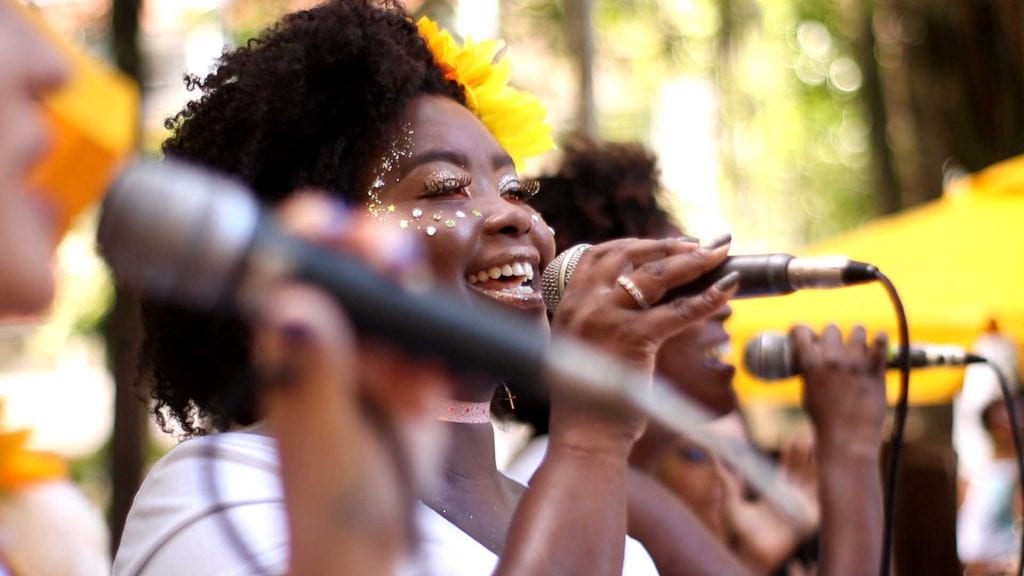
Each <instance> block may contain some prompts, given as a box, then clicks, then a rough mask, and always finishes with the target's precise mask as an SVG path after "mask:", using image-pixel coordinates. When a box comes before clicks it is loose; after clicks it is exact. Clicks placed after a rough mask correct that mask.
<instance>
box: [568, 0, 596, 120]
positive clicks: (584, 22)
mask: <svg viewBox="0 0 1024 576" xmlns="http://www.w3.org/2000/svg"><path fill="white" fill-rule="evenodd" d="M593 12H594V3H593V0H568V2H567V5H566V33H567V34H566V35H567V36H568V38H569V42H570V50H571V53H572V54H574V55H575V56H576V73H577V78H578V84H577V85H578V92H577V101H576V131H577V132H580V133H581V134H585V135H587V136H591V137H596V136H597V135H598V128H597V103H596V101H595V100H594V18H593Z"/></svg>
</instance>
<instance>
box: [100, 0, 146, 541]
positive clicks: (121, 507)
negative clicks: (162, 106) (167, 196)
mask: <svg viewBox="0 0 1024 576" xmlns="http://www.w3.org/2000/svg"><path fill="white" fill-rule="evenodd" d="M140 4H141V0H114V2H113V7H112V13H111V35H112V41H113V53H114V58H115V62H116V64H117V66H118V68H120V69H121V70H122V71H123V72H125V73H126V74H128V75H129V76H131V77H132V78H134V79H135V81H136V82H137V83H138V84H139V86H140V87H141V86H142V77H143V68H142V56H141V51H140V49H139V38H138V36H139V8H140ZM136 141H137V142H138V141H140V138H138V137H137V138H136ZM104 335H105V337H106V342H107V357H108V362H109V364H110V366H111V372H112V373H113V376H114V388H115V393H114V394H115V395H114V432H113V439H112V441H111V457H110V483H111V501H110V510H109V520H110V545H111V549H112V552H113V551H116V550H117V546H118V544H119V543H120V541H121V532H122V530H123V529H124V523H125V519H126V518H127V516H128V510H129V509H130V508H131V505H132V500H133V499H134V498H135V492H136V491H137V490H138V487H139V483H140V482H141V480H142V468H143V458H144V452H145V450H144V448H145V444H146V420H147V417H146V412H147V411H146V409H145V407H146V404H145V403H144V402H143V401H142V400H141V399H140V397H139V395H138V393H137V392H136V390H135V387H134V383H135V379H136V371H137V358H136V353H137V349H138V343H139V340H140V335H141V330H140V326H139V299H138V297H137V295H135V294H133V293H129V292H126V291H125V290H123V289H120V288H117V298H116V302H115V304H114V307H113V309H112V310H111V311H110V315H109V316H108V318H107V321H106V324H105V326H104Z"/></svg>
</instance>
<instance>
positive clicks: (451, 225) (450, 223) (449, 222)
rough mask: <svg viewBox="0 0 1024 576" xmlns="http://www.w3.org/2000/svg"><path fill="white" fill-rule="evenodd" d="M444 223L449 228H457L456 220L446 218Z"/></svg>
mask: <svg viewBox="0 0 1024 576" xmlns="http://www.w3.org/2000/svg"><path fill="white" fill-rule="evenodd" d="M444 225H445V226H447V227H449V228H455V220H445V221H444Z"/></svg>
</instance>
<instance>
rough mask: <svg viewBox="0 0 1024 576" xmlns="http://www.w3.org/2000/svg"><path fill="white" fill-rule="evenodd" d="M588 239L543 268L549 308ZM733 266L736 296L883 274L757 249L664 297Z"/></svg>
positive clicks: (853, 264)
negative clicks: (738, 281) (735, 278)
mask: <svg viewBox="0 0 1024 576" xmlns="http://www.w3.org/2000/svg"><path fill="white" fill-rule="evenodd" d="M589 247H590V245H589V244H577V245H576V246H573V247H572V248H569V249H568V250H566V251H565V252H562V253H561V254H559V255H558V256H557V257H556V258H555V259H554V260H552V261H551V263H550V264H548V267H547V268H545V269H544V274H543V276H542V277H541V286H542V287H543V290H544V302H545V303H547V306H548V310H551V311H552V312H554V311H555V310H556V309H557V308H558V304H559V302H561V300H562V293H563V292H564V291H565V287H566V286H567V285H568V284H569V281H570V280H571V279H572V274H573V272H574V271H575V270H576V265H577V264H578V263H579V260H580V258H581V257H583V253H584V252H586V250H587V248H589ZM730 272H739V274H740V286H739V289H738V290H737V292H736V296H734V297H735V298H750V297H753V296H775V295H780V294H789V293H790V292H794V291H796V290H802V289H805V288H837V287H840V286H849V285H852V284H863V283H865V282H871V281H872V280H876V279H877V278H878V269H877V268H876V267H874V266H872V265H871V264H865V263H864V262H857V261H855V260H850V259H849V258H846V257H844V256H815V257H807V258H797V257H795V256H791V255H789V254H755V255H751V256H729V257H728V258H727V259H726V260H725V262H723V263H722V265H721V266H719V267H718V268H715V269H714V270H712V271H710V272H708V273H707V274H705V275H703V276H701V277H700V278H698V279H697V280H695V281H693V282H691V283H689V284H686V285H684V286H679V287H676V288H674V289H672V290H670V291H669V292H668V293H667V294H666V295H665V296H664V298H662V299H661V301H663V302H668V301H670V300H673V299H675V298H679V297H681V296H692V295H694V294H697V293H698V292H700V291H702V290H704V289H705V288H707V287H708V286H711V285H712V284H714V283H715V281H716V280H718V279H720V278H722V277H723V276H725V275H726V274H729V273H730Z"/></svg>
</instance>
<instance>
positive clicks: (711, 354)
mask: <svg viewBox="0 0 1024 576" xmlns="http://www.w3.org/2000/svg"><path fill="white" fill-rule="evenodd" d="M703 352H704V359H705V360H712V361H715V362H719V361H721V359H722V358H724V357H725V356H726V355H728V354H729V343H728V342H722V343H721V344H716V345H714V346H709V347H707V348H705V349H704V350H703Z"/></svg>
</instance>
